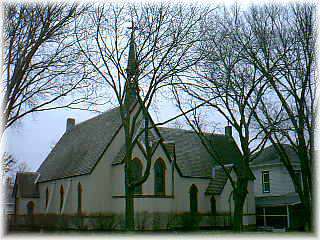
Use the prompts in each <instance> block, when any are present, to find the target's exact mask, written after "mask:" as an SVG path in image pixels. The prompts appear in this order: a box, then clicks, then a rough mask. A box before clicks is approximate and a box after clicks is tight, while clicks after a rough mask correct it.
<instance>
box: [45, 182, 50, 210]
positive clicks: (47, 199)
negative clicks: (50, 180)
mask: <svg viewBox="0 0 320 240" xmlns="http://www.w3.org/2000/svg"><path fill="white" fill-rule="evenodd" d="M48 203H49V189H48V187H47V188H46V202H45V205H46V208H47V207H48Z"/></svg>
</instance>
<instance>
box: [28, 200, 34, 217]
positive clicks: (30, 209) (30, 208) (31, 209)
mask: <svg viewBox="0 0 320 240" xmlns="http://www.w3.org/2000/svg"><path fill="white" fill-rule="evenodd" d="M33 210H34V203H33V202H32V201H30V202H28V204H27V214H28V215H29V216H32V215H33Z"/></svg>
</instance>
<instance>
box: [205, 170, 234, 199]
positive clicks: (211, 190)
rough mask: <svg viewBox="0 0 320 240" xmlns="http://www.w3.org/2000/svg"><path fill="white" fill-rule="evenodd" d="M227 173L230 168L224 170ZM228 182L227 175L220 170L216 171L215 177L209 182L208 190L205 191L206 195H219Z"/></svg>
mask: <svg viewBox="0 0 320 240" xmlns="http://www.w3.org/2000/svg"><path fill="white" fill-rule="evenodd" d="M226 169H227V170H228V171H229V173H230V172H231V169H232V167H228V168H226ZM227 180H228V177H227V174H226V173H225V172H224V170H223V169H222V168H220V169H216V174H215V177H214V178H212V179H211V180H210V183H209V185H208V188H207V189H206V192H205V194H206V195H219V194H220V193H221V191H222V189H223V188H224V185H225V184H226V182H227Z"/></svg>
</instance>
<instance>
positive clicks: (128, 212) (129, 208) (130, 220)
mask: <svg viewBox="0 0 320 240" xmlns="http://www.w3.org/2000/svg"><path fill="white" fill-rule="evenodd" d="M126 140H128V139H126ZM130 147H131V145H130V142H128V141H127V156H126V159H125V198H126V202H125V204H126V207H125V227H126V230H127V231H134V199H133V189H134V188H133V187H130V186H129V184H130V182H131V179H132V177H131V176H132V174H131V167H130V166H131V164H130V161H131V159H132V151H131V150H128V149H130Z"/></svg>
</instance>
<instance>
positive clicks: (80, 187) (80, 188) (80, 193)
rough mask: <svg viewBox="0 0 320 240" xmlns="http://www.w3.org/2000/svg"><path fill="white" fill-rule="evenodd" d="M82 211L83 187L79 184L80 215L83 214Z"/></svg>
mask: <svg viewBox="0 0 320 240" xmlns="http://www.w3.org/2000/svg"><path fill="white" fill-rule="evenodd" d="M81 211H82V186H81V183H78V214H81Z"/></svg>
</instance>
